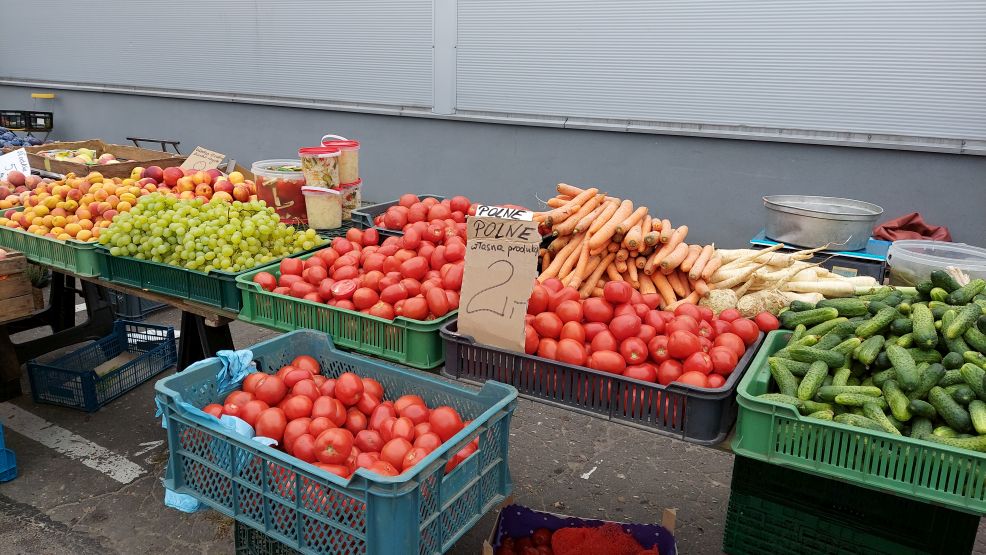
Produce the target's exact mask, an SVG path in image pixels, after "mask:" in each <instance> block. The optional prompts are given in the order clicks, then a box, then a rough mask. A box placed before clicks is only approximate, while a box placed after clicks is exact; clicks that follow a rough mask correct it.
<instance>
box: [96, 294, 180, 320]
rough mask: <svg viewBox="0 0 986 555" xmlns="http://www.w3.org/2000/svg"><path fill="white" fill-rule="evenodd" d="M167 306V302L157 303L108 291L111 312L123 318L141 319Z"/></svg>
mask: <svg viewBox="0 0 986 555" xmlns="http://www.w3.org/2000/svg"><path fill="white" fill-rule="evenodd" d="M167 306H168V303H157V302H154V301H149V300H147V299H145V298H143V297H138V296H136V295H128V294H126V293H121V292H119V291H110V307H111V308H112V309H113V314H114V315H116V317H117V318H122V319H124V320H135V321H139V320H143V319H144V318H147V317H148V316H149V315H150V314H152V313H154V312H156V311H158V310H161V309H162V308H167Z"/></svg>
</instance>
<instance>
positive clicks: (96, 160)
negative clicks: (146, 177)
mask: <svg viewBox="0 0 986 555" xmlns="http://www.w3.org/2000/svg"><path fill="white" fill-rule="evenodd" d="M38 156H43V157H44V158H51V159H53V160H61V161H63V162H77V163H79V164H86V165H87V166H105V165H107V164H119V163H120V160H117V158H116V156H114V155H113V154H110V153H109V152H104V153H103V154H98V153H97V152H96V151H95V150H93V149H91V148H77V149H55V150H42V151H41V152H39V153H38Z"/></svg>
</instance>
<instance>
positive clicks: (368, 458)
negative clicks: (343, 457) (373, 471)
mask: <svg viewBox="0 0 986 555" xmlns="http://www.w3.org/2000/svg"><path fill="white" fill-rule="evenodd" d="M379 460H380V453H379V452H376V451H374V452H372V453H367V452H366V451H364V452H362V453H360V454H359V455H357V456H356V468H370V467H371V466H373V463H375V462H377V461H379ZM385 464H386V463H385Z"/></svg>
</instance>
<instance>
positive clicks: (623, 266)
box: [616, 260, 627, 273]
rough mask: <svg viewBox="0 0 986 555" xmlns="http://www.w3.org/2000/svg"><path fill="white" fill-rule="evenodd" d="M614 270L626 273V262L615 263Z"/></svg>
mask: <svg viewBox="0 0 986 555" xmlns="http://www.w3.org/2000/svg"><path fill="white" fill-rule="evenodd" d="M616 270H617V271H618V272H621V273H622V272H625V271H627V263H626V261H624V260H621V261H620V262H617V263H616Z"/></svg>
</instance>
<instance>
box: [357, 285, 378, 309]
mask: <svg viewBox="0 0 986 555" xmlns="http://www.w3.org/2000/svg"><path fill="white" fill-rule="evenodd" d="M379 300H380V296H379V295H377V292H376V291H374V290H373V289H370V288H369V287H360V288H359V289H357V290H356V291H355V292H354V293H353V304H354V305H356V308H357V309H358V310H363V309H364V308H370V307H371V306H373V305H375V304H376V303H377V301H379Z"/></svg>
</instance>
